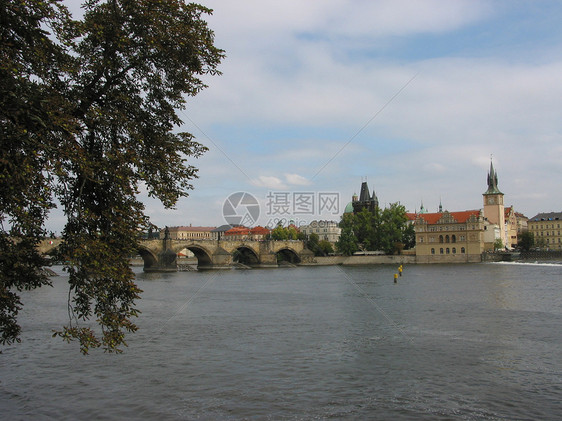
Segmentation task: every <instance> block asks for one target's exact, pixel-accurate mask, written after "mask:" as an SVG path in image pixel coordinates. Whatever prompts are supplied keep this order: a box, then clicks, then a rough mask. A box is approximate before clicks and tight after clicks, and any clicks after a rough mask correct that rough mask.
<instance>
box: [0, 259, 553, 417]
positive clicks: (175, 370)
mask: <svg viewBox="0 0 562 421" xmlns="http://www.w3.org/2000/svg"><path fill="white" fill-rule="evenodd" d="M55 269H56V270H57V271H58V272H59V273H61V276H58V277H55V278H53V282H54V287H53V288H41V289H39V290H36V291H31V292H25V293H23V300H24V304H25V306H26V307H25V309H24V310H23V311H22V312H21V315H20V322H21V325H22V328H23V335H22V340H23V342H22V343H21V344H18V345H14V346H10V347H7V348H4V352H3V354H0V414H1V416H0V417H1V418H2V419H3V420H18V419H34V420H37V419H57V420H58V419H67V420H76V419H114V420H123V419H147V420H148V419H158V420H162V419H170V420H174V419H209V420H214V419H232V420H238V419H250V420H261V419H266V420H267V419H276V420H277V419H280V420H285V419H289V420H293V419H297V420H298V419H306V420H308V419H406V420H407V419H412V420H414V419H415V420H418V419H428V420H449V419H468V420H473V419H490V420H496V419H509V420H513V419H529V420H537V419H543V420H552V419H556V418H558V419H560V418H562V403H561V400H562V330H561V327H562V265H560V264H501V263H486V264H465V265H411V266H406V267H405V268H404V272H403V276H402V277H399V279H398V282H397V283H396V284H395V283H394V282H393V275H394V273H396V272H397V270H396V269H397V268H396V267H394V266H387V265H381V266H355V267H346V266H327V267H298V268H284V269H254V270H247V271H245V270H228V271H209V272H178V273H171V274H144V273H142V269H138V276H137V281H138V284H139V286H140V287H141V288H142V289H143V290H144V293H143V294H142V299H141V300H140V301H139V303H138V304H139V305H138V307H139V308H140V310H142V314H141V316H140V317H139V319H138V325H139V328H140V329H139V331H138V332H137V333H136V334H134V335H130V336H129V347H128V348H126V349H125V352H124V353H123V354H120V355H115V354H104V353H103V352H102V351H99V350H94V351H92V352H91V353H90V355H88V356H82V355H81V354H80V353H79V350H78V345H77V344H70V345H69V344H66V343H63V342H62V341H61V340H60V339H57V338H51V330H52V329H56V328H59V327H60V326H62V325H63V324H64V323H65V321H66V320H67V317H68V315H67V312H66V300H67V284H66V281H67V278H66V276H64V274H63V273H62V272H61V268H55Z"/></svg>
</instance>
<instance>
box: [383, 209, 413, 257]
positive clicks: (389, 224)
mask: <svg viewBox="0 0 562 421" xmlns="http://www.w3.org/2000/svg"><path fill="white" fill-rule="evenodd" d="M406 221H407V218H406V208H404V206H402V205H400V204H398V203H391V204H390V206H389V207H387V208H385V209H384V210H383V211H382V214H381V223H380V235H379V239H380V243H379V246H380V249H382V250H384V251H385V253H387V254H392V253H400V252H401V251H402V249H403V248H404V231H405V228H406Z"/></svg>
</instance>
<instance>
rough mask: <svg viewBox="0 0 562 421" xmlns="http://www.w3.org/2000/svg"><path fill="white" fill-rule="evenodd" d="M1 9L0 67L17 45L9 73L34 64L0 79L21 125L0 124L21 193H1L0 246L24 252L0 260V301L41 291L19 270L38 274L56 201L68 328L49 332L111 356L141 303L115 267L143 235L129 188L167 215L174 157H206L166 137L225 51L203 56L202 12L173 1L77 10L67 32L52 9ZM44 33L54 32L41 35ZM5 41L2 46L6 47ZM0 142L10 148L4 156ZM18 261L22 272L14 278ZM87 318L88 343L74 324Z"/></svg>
mask: <svg viewBox="0 0 562 421" xmlns="http://www.w3.org/2000/svg"><path fill="white" fill-rule="evenodd" d="M0 7H2V10H1V11H0V12H1V13H2V18H3V19H4V16H8V17H9V18H10V19H12V20H13V23H12V24H11V26H8V29H7V30H6V31H4V30H3V32H2V36H3V46H2V57H3V58H4V56H5V55H8V53H10V52H12V50H16V49H18V50H19V49H20V48H21V47H20V45H16V44H15V41H17V42H18V43H19V44H21V45H22V46H23V50H22V51H24V52H25V51H27V50H26V48H27V49H29V50H30V52H29V54H27V55H26V56H25V57H19V56H18V55H17V54H15V53H13V52H12V56H14V57H15V59H14V60H15V61H16V64H18V63H19V62H21V63H23V64H21V65H20V67H25V66H24V65H25V63H27V61H28V58H29V57H30V60H32V61H33V60H35V61H38V63H36V65H33V66H31V65H28V66H27V68H26V72H25V73H21V72H19V69H18V67H17V66H13V68H12V67H9V65H6V66H2V78H3V79H8V78H12V79H15V80H16V82H18V83H16V84H15V85H14V86H15V87H14V88H13V90H12V91H10V92H7V93H6V96H5V95H4V92H3V95H2V98H5V97H6V98H17V97H18V95H19V91H24V92H28V93H29V95H28V98H29V100H28V99H27V98H25V97H24V100H23V101H22V104H20V105H21V108H20V109H23V110H24V112H20V114H24V115H23V116H19V115H16V116H15V117H14V116H12V115H7V116H4V115H2V124H3V126H6V127H7V129H9V130H5V131H4V133H6V135H5V138H4V139H2V146H3V151H2V154H3V156H2V176H3V177H4V180H14V181H15V182H16V184H14V185H15V186H16V187H15V188H16V189H17V188H21V186H26V187H27V191H24V192H23V193H19V196H18V193H17V192H10V191H4V190H2V194H3V195H2V221H4V220H9V221H10V224H11V227H12V228H11V229H10V230H9V231H8V230H3V231H2V238H1V239H2V243H1V244H2V247H5V248H10V247H11V249H12V250H16V248H17V247H19V248H24V249H25V250H26V253H24V254H22V253H21V252H19V254H18V256H21V257H22V259H20V257H17V258H16V259H12V262H7V263H5V262H1V267H0V269H1V272H2V277H3V278H2V280H3V289H4V291H3V295H2V297H4V292H5V291H10V290H11V289H14V288H15V289H17V290H19V289H22V288H33V287H36V286H39V285H44V284H45V283H46V281H45V279H44V278H41V277H39V276H36V277H32V278H29V279H31V280H32V281H31V282H30V280H29V279H28V278H26V277H25V273H29V272H37V269H38V268H39V267H40V266H41V265H42V264H43V263H44V262H42V261H39V260H38V256H31V255H29V254H30V253H31V250H32V249H34V246H35V245H36V244H37V242H38V240H39V239H40V236H41V235H43V233H44V231H43V226H44V221H45V217H46V212H47V210H48V209H49V208H50V207H51V206H52V200H53V197H56V198H57V199H58V201H59V202H60V204H61V207H62V210H63V211H64V214H65V215H66V217H67V224H66V226H65V228H64V231H63V235H62V238H63V243H62V245H61V247H60V253H61V256H62V257H63V258H64V260H65V261H67V262H69V263H68V265H67V267H66V270H67V271H68V273H69V283H70V293H71V294H70V295H71V298H70V299H69V312H70V314H71V318H70V320H69V324H68V325H67V326H65V327H63V329H62V330H61V331H59V332H57V334H58V335H59V336H61V337H63V338H64V339H66V340H73V339H78V340H79V342H80V347H81V351H82V352H84V353H87V352H88V350H89V349H90V348H92V347H99V346H102V347H103V348H104V349H105V350H106V351H109V352H113V351H118V352H119V351H120V348H119V347H120V346H122V345H126V342H125V339H124V338H125V333H126V332H134V331H135V330H136V326H135V325H134V323H133V322H132V317H135V316H136V315H137V310H136V309H135V304H134V303H135V300H137V299H138V298H139V294H140V292H141V291H140V290H139V289H138V287H137V286H136V285H135V283H134V275H133V273H132V271H131V269H130V267H129V265H128V256H129V255H131V254H132V253H133V252H134V250H135V249H136V247H137V244H138V243H137V242H138V235H137V233H138V231H139V230H140V229H143V228H144V229H146V228H148V226H149V225H150V224H149V221H148V218H147V217H146V215H145V214H144V206H143V204H142V203H141V202H140V201H139V200H138V194H139V191H140V188H141V186H142V187H145V188H146V189H147V190H148V193H149V195H150V196H152V197H156V198H158V199H159V200H161V202H162V203H163V205H164V206H165V207H173V206H174V205H175V203H176V202H177V200H178V199H179V198H180V197H182V196H187V195H188V191H189V190H190V189H192V185H191V183H190V180H192V179H193V178H196V177H197V168H195V167H194V166H192V165H191V164H188V162H187V158H188V157H194V158H197V157H199V156H200V155H201V154H203V153H204V152H205V150H206V148H205V147H204V146H202V145H200V144H199V143H197V142H195V141H194V139H193V136H192V135H191V134H189V133H184V132H176V128H177V127H178V126H179V125H180V124H181V120H180V118H179V116H178V114H177V110H179V109H183V108H185V104H186V100H185V96H186V95H187V96H193V95H196V94H197V93H198V92H199V91H201V90H202V89H203V88H205V87H206V85H205V83H204V82H203V80H202V76H204V75H207V74H209V75H216V74H219V72H218V70H217V67H218V65H219V63H220V61H221V60H222V59H223V57H224V52H223V51H222V50H220V49H218V48H216V47H215V46H214V44H213V42H214V39H213V38H214V36H213V32H212V31H211V30H210V29H209V28H208V27H207V24H206V22H205V21H204V20H203V18H202V17H203V15H205V14H210V13H211V10H210V9H207V8H205V7H202V6H200V5H196V4H185V3H184V2H183V1H179V0H161V1H158V2H155V1H151V0H107V1H103V0H89V1H86V3H85V4H84V10H85V13H84V17H83V20H82V21H79V22H75V21H72V20H71V19H70V17H69V16H68V14H67V12H66V10H65V9H64V8H63V7H61V6H58V5H56V2H55V0H50V1H46V2H45V1H38V0H31V1H21V0H18V1H15V2H12V3H8V4H7V3H6V2H3V3H2V6H0ZM8 20H9V19H8ZM44 27H50V28H53V33H52V34H51V35H50V36H48V34H46V32H45V31H44V30H43V29H42V28H44ZM18 31H20V32H22V31H25V33H23V34H19V33H18ZM5 33H6V34H7V36H11V38H9V37H8V38H6V37H5V36H4V35H5ZM6 39H7V40H10V42H11V43H12V44H14V46H11V44H9V43H8V46H7V47H6V42H5V41H4V40H6ZM51 39H55V40H56V41H50V40H51ZM11 40H15V41H13V42H12V41H11ZM45 46H46V47H45ZM10 48H11V49H10ZM5 50H6V51H7V52H6V51H5ZM34 55H37V57H35V56H34ZM28 56H29V57H28ZM16 59H19V62H18V61H17V60H16ZM2 82H3V83H2V86H3V87H5V86H7V85H6V84H5V83H4V80H2ZM12 108H13V109H16V110H18V109H17V108H16V107H15V106H13V107H12ZM12 108H9V109H12ZM14 113H15V112H14ZM30 119H31V120H33V121H36V123H35V124H34V125H32V126H31V128H32V130H31V133H29V132H25V127H26V122H27V121H28V120H30ZM14 122H15V123H14ZM3 128H4V127H3ZM4 144H6V145H8V146H9V145H20V144H21V145H23V146H21V147H20V146H14V147H12V148H11V149H10V148H9V147H8V148H7V150H8V152H6V151H5V149H6V148H5V147H4V146H5V145H4ZM22 148H25V149H23V150H22ZM10 154H11V155H10ZM12 155H15V156H21V161H22V163H23V164H24V165H25V168H26V169H27V173H26V174H24V176H25V177H26V180H24V179H22V175H21V174H18V173H17V172H18V171H20V168H14V167H10V166H9V165H8V164H6V161H7V160H9V159H11V158H12ZM19 166H20V165H18V167H19ZM18 177H19V178H18ZM4 180H3V182H4ZM29 180H31V181H33V182H35V181H37V184H35V183H33V184H32V183H31V182H30V181H29ZM2 184H4V183H2ZM29 186H33V188H31V189H29ZM35 186H37V187H35ZM21 190H26V189H21ZM29 190H30V191H29ZM22 204H23V206H22ZM22 209H23V211H22ZM14 239H17V240H14ZM10 244H11V245H10ZM19 245H21V246H19ZM16 246H17V247H16ZM24 258H25V259H24ZM18 261H19V262H20V263H21V262H25V264H26V265H29V266H30V268H29V269H27V270H26V271H25V273H24V272H22V271H21V270H20V271H19V272H16V271H14V269H13V268H14V267H15V266H16V263H14V262H18ZM6 280H8V282H7V281H6ZM9 280H11V282H12V283H11V284H10V283H9V282H10V281H9ZM12 302H13V300H12ZM0 305H1V306H2V307H1V308H2V309H3V312H4V313H5V314H9V315H12V316H14V317H15V315H16V314H17V308H15V307H14V306H13V305H12V306H11V307H10V306H8V307H6V301H5V300H4V298H2V302H1V303H0ZM4 313H3V314H4ZM91 317H95V319H96V320H97V322H98V325H99V327H100V329H101V333H99V332H96V331H94V329H92V328H90V327H84V326H81V325H80V323H81V322H84V321H86V320H88V319H90V318H91ZM4 320H5V318H4V317H2V319H0V322H1V323H2V325H1V326H2V335H3V340H4V343H10V342H12V341H14V340H17V333H19V332H17V331H16V330H14V328H13V327H9V326H8V325H6V323H5V322H4ZM7 328H9V329H8V330H6V329H7ZM4 335H7V336H4Z"/></svg>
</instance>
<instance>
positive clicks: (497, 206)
mask: <svg viewBox="0 0 562 421" xmlns="http://www.w3.org/2000/svg"><path fill="white" fill-rule="evenodd" d="M482 196H483V197H484V218H486V219H487V220H488V221H489V222H490V223H492V224H496V225H498V227H499V229H500V238H501V240H502V243H503V245H504V246H505V245H507V241H506V238H505V213H504V206H503V193H502V192H501V191H500V190H499V189H498V173H497V172H496V171H494V164H493V162H492V161H491V160H490V172H489V173H488V190H486V192H485V193H484V194H483V195H482Z"/></svg>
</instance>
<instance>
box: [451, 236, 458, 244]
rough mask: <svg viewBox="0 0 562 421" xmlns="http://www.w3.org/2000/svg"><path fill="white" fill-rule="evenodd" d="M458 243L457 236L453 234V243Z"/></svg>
mask: <svg viewBox="0 0 562 421" xmlns="http://www.w3.org/2000/svg"><path fill="white" fill-rule="evenodd" d="M456 242H457V236H456V235H455V234H453V235H452V236H451V243H456Z"/></svg>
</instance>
